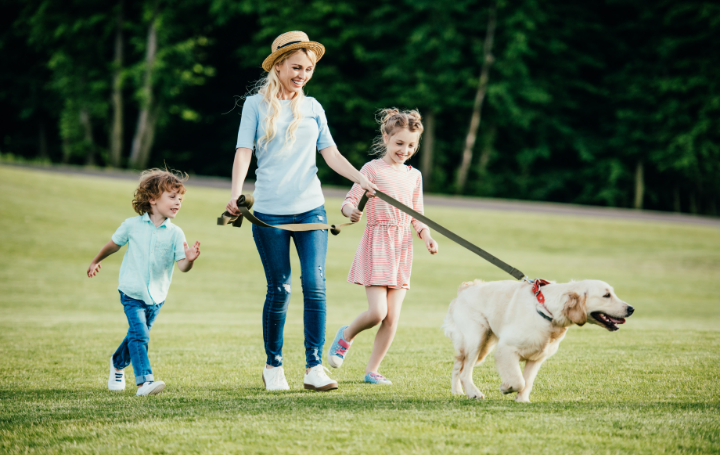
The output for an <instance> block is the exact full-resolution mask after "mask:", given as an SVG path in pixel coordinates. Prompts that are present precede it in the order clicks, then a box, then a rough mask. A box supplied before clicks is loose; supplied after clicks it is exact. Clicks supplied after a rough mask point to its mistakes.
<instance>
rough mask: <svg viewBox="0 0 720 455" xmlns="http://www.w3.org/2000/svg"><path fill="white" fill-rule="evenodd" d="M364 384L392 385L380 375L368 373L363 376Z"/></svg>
mask: <svg viewBox="0 0 720 455" xmlns="http://www.w3.org/2000/svg"><path fill="white" fill-rule="evenodd" d="M365 382H369V383H370V384H380V385H392V382H390V380H389V379H388V378H386V377H385V376H383V375H381V374H380V373H368V374H366V375H365Z"/></svg>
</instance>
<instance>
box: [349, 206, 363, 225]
mask: <svg viewBox="0 0 720 455" xmlns="http://www.w3.org/2000/svg"><path fill="white" fill-rule="evenodd" d="M360 218H362V212H361V211H360V210H358V209H357V208H353V211H352V213H351V214H350V221H352V222H353V223H357V222H358V221H360Z"/></svg>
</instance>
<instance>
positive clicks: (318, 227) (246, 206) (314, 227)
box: [217, 194, 368, 235]
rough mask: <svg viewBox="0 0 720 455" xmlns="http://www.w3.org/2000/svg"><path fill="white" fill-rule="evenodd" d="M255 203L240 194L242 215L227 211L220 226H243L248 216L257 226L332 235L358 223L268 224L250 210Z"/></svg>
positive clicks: (364, 199)
mask: <svg viewBox="0 0 720 455" xmlns="http://www.w3.org/2000/svg"><path fill="white" fill-rule="evenodd" d="M367 200H368V197H367V195H364V194H363V197H362V198H361V199H360V203H359V204H358V210H359V211H361V212H362V211H363V210H364V209H365V204H366V203H367ZM254 203H255V199H254V198H253V197H252V196H250V195H249V194H248V195H245V194H243V195H240V197H239V198H238V200H237V206H238V210H240V215H239V216H236V215H232V214H231V213H229V212H227V211H225V212H224V213H223V214H222V215H220V216H219V217H218V219H217V224H218V226H226V225H228V224H232V225H233V226H234V227H241V226H242V222H243V218H247V219H248V221H250V222H251V223H252V224H254V225H256V226H261V227H270V228H275V229H282V230H284V231H292V232H304V231H322V230H328V231H330V232H331V233H332V235H338V234H339V233H340V231H341V229H342V228H344V227H345V226H352V225H353V224H357V223H343V224H323V223H304V224H276V225H272V224H267V223H265V222H264V221H262V220H260V219H258V218H257V217H256V216H255V215H253V214H252V213H251V212H250V209H251V208H252V206H253V204H254Z"/></svg>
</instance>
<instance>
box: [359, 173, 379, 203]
mask: <svg viewBox="0 0 720 455" xmlns="http://www.w3.org/2000/svg"><path fill="white" fill-rule="evenodd" d="M358 185H360V188H362V189H364V190H365V191H366V192H367V195H368V198H371V197H375V190H377V189H378V187H377V185H375V184H374V183H373V182H371V181H370V180H368V178H367V177H365V176H364V175H363V174H360V181H359V182H358Z"/></svg>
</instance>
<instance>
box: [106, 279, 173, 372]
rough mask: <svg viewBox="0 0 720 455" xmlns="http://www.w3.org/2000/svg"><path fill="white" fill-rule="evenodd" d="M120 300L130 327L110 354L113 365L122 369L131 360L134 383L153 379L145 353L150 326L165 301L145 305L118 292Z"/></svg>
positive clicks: (146, 351)
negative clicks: (113, 352) (111, 354)
mask: <svg viewBox="0 0 720 455" xmlns="http://www.w3.org/2000/svg"><path fill="white" fill-rule="evenodd" d="M120 302H121V303H122V304H123V307H124V309H125V316H127V320H128V325H129V326H130V327H129V328H128V333H127V336H126V337H125V339H124V340H123V341H122V343H120V346H119V347H118V348H117V351H115V354H113V356H112V361H113V366H114V367H115V368H117V369H118V370H123V369H125V367H127V366H128V365H130V363H131V362H132V366H133V371H134V372H135V383H136V384H138V385H140V384H142V383H144V382H148V381H154V380H155V379H154V378H153V372H152V369H151V368H150V359H148V354H147V353H148V342H149V341H150V328H151V327H152V325H153V322H155V318H156V317H157V315H158V313H159V312H160V308H161V307H162V306H163V303H165V302H162V303H159V304H157V305H147V304H146V303H145V302H143V301H142V300H136V299H133V298H132V297H128V296H126V295H125V294H123V293H122V292H120Z"/></svg>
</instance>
